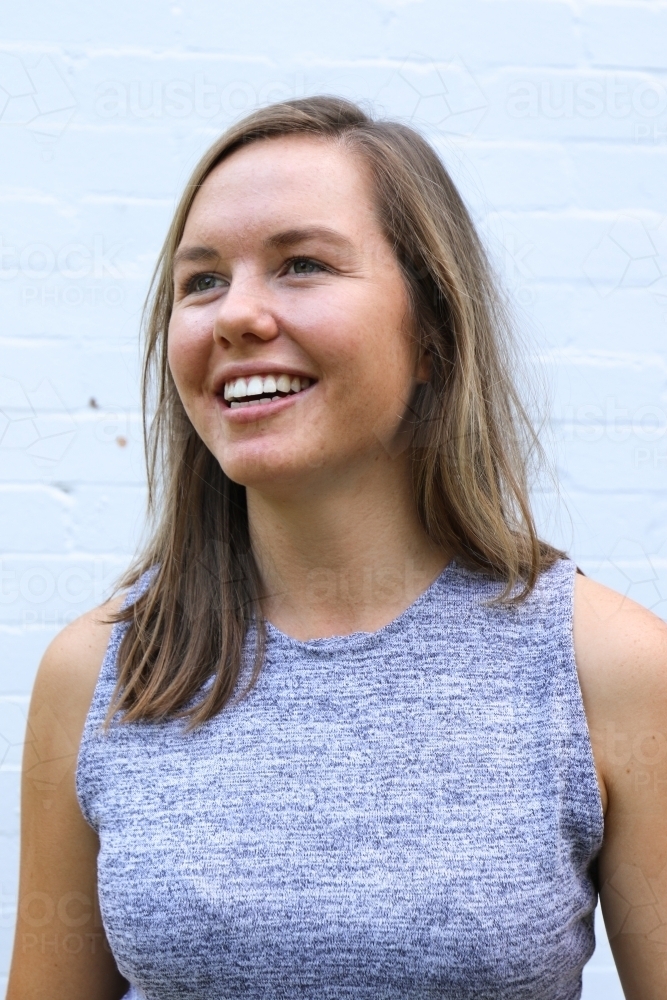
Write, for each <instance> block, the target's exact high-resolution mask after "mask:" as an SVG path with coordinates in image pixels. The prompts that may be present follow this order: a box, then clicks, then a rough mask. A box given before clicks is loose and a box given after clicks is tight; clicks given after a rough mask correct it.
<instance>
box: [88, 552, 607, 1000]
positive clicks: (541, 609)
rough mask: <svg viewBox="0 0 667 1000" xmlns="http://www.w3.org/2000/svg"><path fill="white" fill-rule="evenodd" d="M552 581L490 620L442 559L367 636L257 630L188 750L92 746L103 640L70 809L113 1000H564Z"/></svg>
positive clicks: (590, 817) (572, 865) (563, 764)
mask: <svg viewBox="0 0 667 1000" xmlns="http://www.w3.org/2000/svg"><path fill="white" fill-rule="evenodd" d="M574 573H575V567H574V564H573V563H572V562H571V561H570V560H561V561H559V562H557V563H556V564H555V565H554V566H553V567H552V568H551V569H549V570H548V571H546V572H544V573H543V574H542V575H541V577H540V578H539V581H538V583H537V586H536V588H535V589H534V591H533V592H532V593H531V595H530V596H529V598H528V599H527V600H526V601H525V602H524V603H522V604H520V605H518V606H516V607H506V606H505V607H502V606H494V607H489V606H488V604H487V602H488V601H489V599H491V598H492V597H493V596H495V595H497V594H498V593H499V591H500V589H501V585H500V584H499V583H498V582H497V581H494V580H491V579H488V578H487V577H485V576H483V575H481V574H478V573H474V572H471V571H469V570H467V569H464V568H463V567H461V566H459V565H458V564H457V563H456V562H453V563H450V564H449V566H448V567H447V568H446V569H445V570H444V571H443V573H442V574H441V575H440V577H439V578H438V579H437V580H436V581H435V582H434V583H433V584H432V585H431V586H430V587H429V588H428V590H426V591H425V592H424V593H423V594H422V595H421V596H420V597H419V598H418V599H417V600H416V601H415V603H414V604H412V605H411V606H410V607H409V608H408V609H407V610H406V611H405V612H404V613H403V614H401V615H400V616H399V617H398V618H397V619H395V620H394V621H393V622H391V623H390V624H388V625H387V626H385V627H384V628H382V629H380V630H379V631H377V632H374V633H365V632H359V633H355V634H353V635H349V636H344V637H336V638H330V639H317V640H312V641H308V642H300V641H297V640H294V639H292V638H289V637H288V636H286V635H284V634H283V633H281V632H279V631H278V630H277V629H276V628H274V627H272V626H270V625H269V626H268V639H267V650H266V659H265V663H264V666H263V668H262V672H261V674H260V677H259V681H258V683H257V686H256V687H255V688H254V690H253V691H252V692H251V694H250V695H249V696H248V697H247V698H245V699H244V700H236V702H235V703H234V704H232V705H231V706H228V707H226V708H225V709H223V711H222V712H221V713H219V714H218V715H217V716H216V717H215V718H213V719H211V720H210V721H209V722H208V723H206V724H205V725H204V726H203V727H201V728H200V729H198V730H195V731H194V732H192V733H190V734H184V732H183V730H184V723H183V722H182V721H176V720H169V721H166V722H160V723H155V722H140V723H133V724H129V725H127V724H121V723H120V721H119V719H118V717H116V719H115V720H114V723H113V724H112V726H111V729H110V730H109V732H108V733H106V734H104V733H102V732H101V730H100V723H101V722H102V720H103V718H104V715H105V713H106V710H107V707H108V704H109V699H110V696H111V692H112V689H113V686H114V683H115V680H116V658H117V652H118V647H119V644H120V641H121V638H122V634H123V628H124V626H123V625H116V626H114V629H113V633H112V636H111V640H110V643H109V647H108V650H107V653H106V657H105V659H104V662H103V664H102V668H101V671H100V676H99V679H98V682H97V686H96V689H95V693H94V696H93V700H92V704H91V707H90V711H89V713H88V717H87V720H86V724H85V728H84V733H83V737H82V742H81V747H80V751H79V759H78V765H77V790H78V796H79V802H80V805H81V809H82V811H83V814H84V816H85V817H86V819H87V821H88V822H89V823H90V825H91V826H92V827H93V829H94V830H96V831H97V833H98V835H99V840H100V852H99V858H98V876H99V888H98V891H99V899H100V907H101V914H102V919H103V922H104V927H105V930H106V934H107V937H108V940H109V944H110V946H111V949H112V951H113V954H114V956H115V959H116V962H117V965H118V968H119V969H120V971H121V972H122V974H123V975H124V976H125V977H126V978H127V979H128V981H129V982H130V984H131V986H130V989H129V992H128V993H127V994H126V996H127V997H128V998H130V1000H138V998H139V997H144V998H147V1000H185V998H189V1000H193V998H197V1000H222V998H230V1000H231V998H234V1000H274V998H276V1000H277V998H284V1000H295V998H304V1000H306V998H307V1000H334V998H335V1000H347V998H350V1000H399V998H400V1000H406V998H410V1000H422V998H424V1000H426V998H436V997H437V998H442V1000H445V998H446V1000H473V998H474V1000H482V998H484V1000H577V998H579V997H580V996H581V972H582V968H583V966H584V964H585V963H586V961H587V960H588V959H589V958H590V956H591V954H592V952H593V949H594V944H595V941H594V932H593V913H594V908H595V905H596V902H597V893H596V888H595V884H594V881H593V874H594V861H595V858H596V855H597V853H598V851H599V849H600V846H601V843H602V834H603V814H602V806H601V802H600V795H599V791H598V786H597V781H596V776H595V767H594V762H593V755H592V750H591V743H590V738H589V733H588V728H587V724H586V717H585V714H584V709H583V703H582V698H581V691H580V687H579V682H578V678H577V672H576V666H575V661H574V652H573V646H572V601H573V583H574ZM147 585H149V579H148V577H146V578H143V579H142V580H141V581H140V582H139V584H138V588H139V589H140V588H141V587H145V586H147ZM136 592H137V589H136V588H135V591H134V594H133V593H132V592H131V593H130V595H128V601H130V600H132V599H134V595H135V594H136ZM251 646H252V635H250V636H249V638H248V642H247V645H246V661H245V664H244V672H243V674H242V676H241V681H242V682H243V683H245V681H246V680H247V676H248V671H249V669H250V666H251V653H252V649H251ZM209 683H210V682H209ZM205 687H206V685H205Z"/></svg>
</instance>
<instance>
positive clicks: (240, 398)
mask: <svg viewBox="0 0 667 1000" xmlns="http://www.w3.org/2000/svg"><path fill="white" fill-rule="evenodd" d="M311 383H312V379H309V378H300V377H299V376H298V375H278V377H277V378H276V376H275V375H264V376H262V375H251V376H250V377H249V378H247V379H245V378H237V379H232V380H231V381H229V382H227V383H225V386H224V389H223V395H224V397H225V399H226V400H227V402H228V403H229V404H230V406H232V407H234V408H236V407H237V406H250V404H251V403H253V404H255V403H270V402H274V401H275V400H277V399H283V398H284V395H282V396H276V395H274V393H276V392H279V393H283V394H287V393H296V392H300V391H301V390H302V389H307V388H308V387H309V386H310V385H311ZM248 396H261V397H262V398H261V399H252V400H250V399H247V398H246V397H248Z"/></svg>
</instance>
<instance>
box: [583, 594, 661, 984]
mask: <svg viewBox="0 0 667 1000" xmlns="http://www.w3.org/2000/svg"><path fill="white" fill-rule="evenodd" d="M574 642H575V654H576V659H577V668H578V671H579V679H580V683H581V688H582V694H583V697H584V704H585V707H586V714H587V717H588V722H589V728H590V731H591V740H592V743H593V752H594V756H595V760H596V765H597V766H598V769H599V771H600V772H601V774H602V777H603V780H604V786H605V790H606V794H607V799H608V803H607V809H606V813H605V833H604V843H603V847H602V851H601V854H600V859H599V869H598V871H599V880H600V901H601V905H602V913H603V916H604V921H605V925H606V928H607V933H608V936H609V941H610V944H611V949H612V952H613V954H614V959H615V961H616V966H617V968H618V973H619V976H620V979H621V983H622V985H623V989H624V991H625V995H626V997H627V998H628V1000H664V998H665V997H667V625H665V623H664V622H663V621H661V619H659V618H657V617H656V616H655V615H653V614H651V612H649V611H647V610H646V609H645V608H642V607H641V606H640V605H638V604H635V602H634V601H630V600H628V599H627V598H624V597H622V596H621V595H620V594H617V593H615V592H614V591H612V590H609V589H608V588H606V587H603V586H601V585H600V584H597V583H594V582H593V581H592V580H589V579H588V578H586V577H581V576H578V577H577V582H576V587H575V613H574Z"/></svg>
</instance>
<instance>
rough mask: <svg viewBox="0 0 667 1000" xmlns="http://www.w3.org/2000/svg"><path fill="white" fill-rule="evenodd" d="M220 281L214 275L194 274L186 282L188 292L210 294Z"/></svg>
mask: <svg viewBox="0 0 667 1000" xmlns="http://www.w3.org/2000/svg"><path fill="white" fill-rule="evenodd" d="M221 281H222V279H221V278H219V277H218V276H217V275H216V274H195V276H194V277H193V278H191V279H190V281H189V282H188V286H187V289H188V292H210V291H211V289H213V288H217V287H218V285H219V284H220V282H221Z"/></svg>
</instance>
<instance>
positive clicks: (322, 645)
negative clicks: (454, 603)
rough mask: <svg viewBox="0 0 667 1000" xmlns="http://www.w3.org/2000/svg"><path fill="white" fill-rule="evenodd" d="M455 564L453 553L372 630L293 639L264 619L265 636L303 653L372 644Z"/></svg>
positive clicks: (410, 613) (398, 624)
mask: <svg viewBox="0 0 667 1000" xmlns="http://www.w3.org/2000/svg"><path fill="white" fill-rule="evenodd" d="M456 568H457V563H456V557H452V558H451V559H450V560H449V562H448V563H447V565H446V566H445V567H444V569H442V570H441V571H440V573H438V575H437V576H436V577H435V579H434V580H432V581H431V583H429V585H428V587H426V589H425V590H423V591H422V592H421V594H419V595H418V596H417V597H416V598H415V600H414V601H413V602H412V604H409V605H408V607H407V608H405V609H404V610H403V611H401V613H400V614H399V615H397V616H396V618H392V620H391V621H389V622H387V624H386V625H382V626H381V627H380V628H379V629H376V630H375V631H374V632H350V633H349V634H348V635H330V636H324V637H322V638H319V639H295V638H294V637H293V636H291V635H288V634H287V633H286V632H283V631H281V629H279V628H278V627H277V626H276V625H273V624H272V623H271V622H270V621H268V620H266V619H265V622H264V624H265V628H266V635H267V639H270V640H272V641H273V642H275V643H277V644H279V645H281V646H289V647H290V648H292V649H294V650H302V651H303V652H304V653H329V652H335V651H336V650H338V649H345V651H349V650H352V649H359V648H361V647H364V646H374V645H376V644H377V643H378V642H379V641H381V640H383V639H385V638H386V637H388V636H390V635H394V634H395V633H396V632H399V631H401V630H402V629H404V628H405V627H406V626H407V624H408V623H409V622H410V620H411V619H412V618H413V617H414V616H415V614H416V612H417V611H418V610H419V609H420V608H421V606H422V605H423V604H426V603H427V601H428V600H429V599H430V597H431V595H432V594H433V592H434V591H435V590H437V589H438V587H440V586H441V585H442V584H443V583H444V582H445V580H446V579H447V578H448V577H449V576H451V575H452V574H453V573H454V571H455V569H456Z"/></svg>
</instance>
